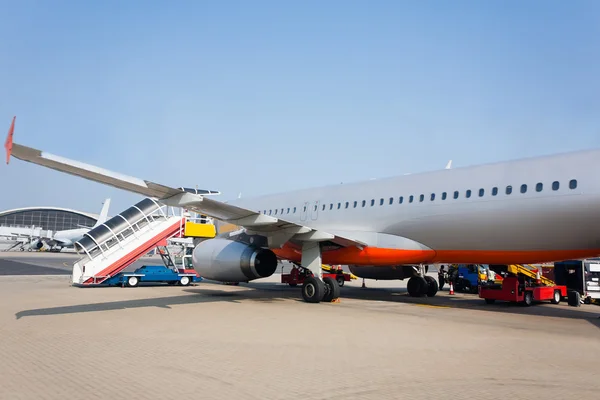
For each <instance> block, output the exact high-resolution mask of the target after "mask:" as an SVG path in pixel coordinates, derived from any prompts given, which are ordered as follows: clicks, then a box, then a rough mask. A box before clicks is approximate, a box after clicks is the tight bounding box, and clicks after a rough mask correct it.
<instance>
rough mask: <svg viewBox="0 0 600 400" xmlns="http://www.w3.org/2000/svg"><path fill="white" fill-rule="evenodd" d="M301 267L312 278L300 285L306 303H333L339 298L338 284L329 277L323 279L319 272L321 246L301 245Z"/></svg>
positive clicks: (313, 243) (313, 244)
mask: <svg viewBox="0 0 600 400" xmlns="http://www.w3.org/2000/svg"><path fill="white" fill-rule="evenodd" d="M301 264H302V267H303V268H305V269H307V270H308V272H309V273H310V274H311V275H312V276H308V277H306V279H305V280H304V283H303V285H302V298H303V299H304V301H306V302H307V303H320V302H321V301H325V302H328V303H330V302H333V301H335V300H337V299H338V298H339V297H340V286H339V284H338V282H337V281H336V280H335V279H333V278H330V277H327V278H325V279H323V271H322V270H321V267H322V264H321V245H320V243H319V242H304V243H303V245H302V262H301Z"/></svg>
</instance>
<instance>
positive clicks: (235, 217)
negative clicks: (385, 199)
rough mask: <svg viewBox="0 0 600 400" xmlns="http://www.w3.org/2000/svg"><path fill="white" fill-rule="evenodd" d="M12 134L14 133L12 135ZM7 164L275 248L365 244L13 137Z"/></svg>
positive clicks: (205, 193)
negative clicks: (148, 202)
mask: <svg viewBox="0 0 600 400" xmlns="http://www.w3.org/2000/svg"><path fill="white" fill-rule="evenodd" d="M9 133H12V132H9ZM5 147H6V150H7V161H8V160H9V159H10V156H11V155H12V156H13V157H15V158H18V159H20V160H23V161H26V162H30V163H33V164H37V165H41V166H44V167H47V168H50V169H54V170H57V171H61V172H64V173H67V174H70V175H75V176H79V177H82V178H85V179H88V180H91V181H94V182H99V183H103V184H105V185H109V186H112V187H116V188H119V189H123V190H127V191H129V192H133V193H137V194H141V195H144V196H147V197H154V198H157V199H158V200H160V201H161V202H162V203H164V204H167V205H169V206H174V207H182V208H187V209H189V210H192V211H195V212H198V213H201V214H204V215H208V216H209V217H212V218H215V219H218V220H221V221H225V222H228V223H231V224H233V225H238V226H241V227H244V228H246V229H247V230H248V231H249V232H250V233H253V232H256V233H258V234H264V235H265V236H267V237H268V238H269V241H270V243H271V244H272V245H273V246H277V245H282V244H284V243H285V242H287V241H288V240H290V239H295V240H298V241H325V240H330V241H333V242H336V243H337V244H339V245H341V246H364V245H365V244H364V243H362V242H360V241H358V240H353V239H351V238H345V237H339V236H336V235H334V234H330V233H327V232H323V231H320V230H315V229H312V228H309V227H306V226H303V225H299V224H296V223H293V222H289V221H285V220H283V219H279V218H275V217H272V216H269V215H265V214H262V213H259V212H257V211H253V210H248V209H245V208H242V207H238V206H235V205H232V204H227V203H225V202H222V201H218V200H214V199H212V198H209V197H206V196H207V195H208V196H210V195H215V194H219V193H220V192H218V191H213V190H198V189H189V188H174V187H169V186H165V185H161V184H158V183H155V182H151V181H148V180H143V179H139V178H134V177H131V176H127V175H123V174H120V173H117V172H112V171H109V170H106V169H103V168H99V167H96V166H93V165H89V164H84V163H82V162H79V161H74V160H70V159H67V158H64V157H61V156H57V155H54V154H50V153H47V152H44V151H41V150H37V149H34V148H31V147H27V146H23V145H20V144H17V143H12V135H9V137H8V138H7V142H6V144H5Z"/></svg>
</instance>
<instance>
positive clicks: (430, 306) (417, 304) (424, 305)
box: [414, 303, 451, 308]
mask: <svg viewBox="0 0 600 400" xmlns="http://www.w3.org/2000/svg"><path fill="white" fill-rule="evenodd" d="M414 305H415V306H420V307H428V308H451V307H450V306H436V305H433V304H421V303H414Z"/></svg>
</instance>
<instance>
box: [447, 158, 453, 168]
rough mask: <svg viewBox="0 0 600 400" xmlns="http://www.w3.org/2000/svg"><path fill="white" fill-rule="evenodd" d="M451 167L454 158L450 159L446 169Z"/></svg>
mask: <svg viewBox="0 0 600 400" xmlns="http://www.w3.org/2000/svg"><path fill="white" fill-rule="evenodd" d="M450 168H452V160H450V161H448V164H446V169H450Z"/></svg>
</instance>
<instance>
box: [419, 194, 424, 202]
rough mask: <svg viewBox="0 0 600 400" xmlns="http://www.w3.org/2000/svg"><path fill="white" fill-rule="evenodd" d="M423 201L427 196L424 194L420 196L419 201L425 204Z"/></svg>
mask: <svg viewBox="0 0 600 400" xmlns="http://www.w3.org/2000/svg"><path fill="white" fill-rule="evenodd" d="M423 200H425V195H424V194H422V195H420V196H419V201H420V202H423Z"/></svg>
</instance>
